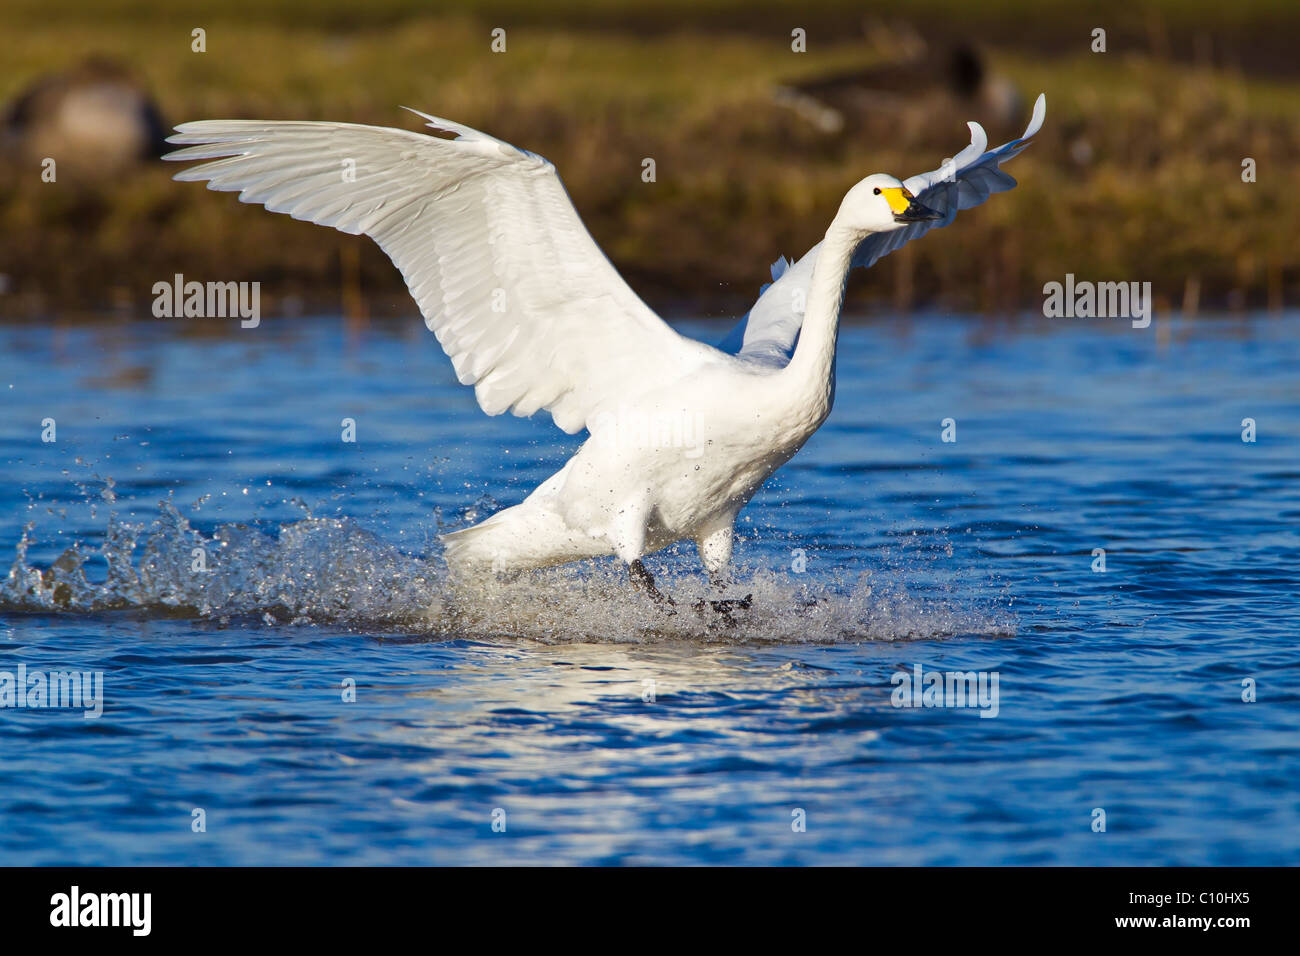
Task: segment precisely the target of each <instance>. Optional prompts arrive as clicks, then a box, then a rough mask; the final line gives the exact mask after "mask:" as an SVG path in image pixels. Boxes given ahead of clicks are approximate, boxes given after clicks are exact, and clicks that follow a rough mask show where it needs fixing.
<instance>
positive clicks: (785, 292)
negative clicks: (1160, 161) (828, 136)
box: [166, 96, 1046, 599]
mask: <svg viewBox="0 0 1300 956" xmlns="http://www.w3.org/2000/svg"><path fill="white" fill-rule="evenodd" d="M1045 112H1046V103H1045V99H1044V97H1042V96H1039V98H1038V101H1037V102H1036V103H1035V105H1034V112H1033V118H1032V119H1031V121H1030V123H1029V127H1028V128H1027V129H1026V130H1025V134H1024V136H1023V137H1022V138H1020V139H1018V140H1013V141H1012V142H1010V143H1007V144H1005V145H1004V146H1001V147H999V148H997V149H994V150H991V151H988V152H985V147H986V145H987V139H986V137H985V135H984V131H983V129H981V128H980V126H979V124H977V123H971V124H969V126H970V130H971V143H970V145H969V146H967V147H966V148H965V149H964V150H962V151H961V152H960V153H958V154H957V156H955V157H954V158H953V160H952V161H951V162H948V163H945V164H944V165H943V166H942V167H941V168H940V169H938V170H935V171H934V172H930V173H924V174H922V175H919V176H913V177H912V178H911V179H908V180H906V181H902V182H900V181H899V180H898V179H895V178H894V177H893V176H889V175H885V174H883V173H877V174H875V175H873V176H868V177H867V178H866V179H864V180H862V181H861V182H859V183H858V184H857V185H855V186H854V187H853V188H852V189H850V190H849V192H848V194H847V195H846V196H845V197H844V200H843V202H842V203H841V204H840V208H839V212H838V213H837V214H836V215H835V218H834V219H833V220H832V221H831V224H830V227H829V228H828V229H827V230H826V236H825V238H824V239H823V241H822V242H821V243H819V244H818V245H817V246H816V247H814V248H813V249H812V250H811V251H809V252H808V254H807V255H805V256H804V257H803V258H802V259H800V260H799V261H798V262H796V263H794V264H793V265H790V266H788V267H787V266H786V264H785V261H784V260H780V261H779V262H778V263H777V265H776V266H774V267H773V278H774V280H775V281H774V282H773V283H772V284H771V285H770V286H768V287H767V288H766V289H765V291H764V292H763V294H762V295H761V296H760V298H759V299H758V301H757V302H756V303H755V305H754V307H753V308H752V309H751V310H750V312H749V314H748V315H747V316H746V317H745V319H743V320H742V321H741V323H740V324H739V325H738V326H737V327H736V328H735V329H734V330H733V331H732V333H731V334H730V335H729V336H728V337H727V339H725V340H724V341H723V342H722V343H721V344H720V346H719V347H717V348H714V347H712V346H709V345H705V344H703V343H701V342H697V341H694V340H692V339H688V338H684V337H683V336H681V335H679V334H678V333H677V332H675V331H674V330H673V329H671V328H670V327H669V326H668V325H667V324H665V323H664V322H663V321H662V320H661V319H660V318H659V317H658V316H657V315H655V314H654V313H653V312H652V311H651V310H650V309H649V308H648V307H647V306H646V305H645V303H643V302H642V301H641V300H640V299H639V298H638V297H637V295H636V294H635V293H634V292H633V291H632V290H631V289H630V288H628V286H627V285H626V284H625V283H624V282H623V280H622V279H621V278H620V276H619V275H618V273H617V272H616V271H615V269H614V267H613V266H612V265H611V264H610V263H609V261H608V260H607V259H606V258H605V257H604V255H603V254H602V253H601V251H600V249H599V248H598V247H597V246H596V244H595V242H594V241H593V240H592V238H591V236H590V235H589V234H588V232H587V230H586V229H585V228H584V227H583V224H582V221H581V220H580V219H579V218H578V214H577V212H576V211H575V210H574V208H573V205H572V203H571V202H570V201H569V197H568V195H567V194H566V193H565V191H564V187H563V186H562V185H561V183H560V179H559V176H558V175H556V171H555V167H554V166H552V165H551V164H550V163H549V162H547V161H546V160H545V159H543V158H542V157H540V156H537V155H535V154H533V153H529V152H526V151H523V150H520V149H516V148H515V147H513V146H511V145H509V144H508V143H504V142H502V141H500V140H498V139H494V138H492V137H491V136H487V135H485V134H483V133H480V132H478V131H477V130H473V129H470V128H469V127H466V126H462V125H460V124H459V123H453V122H450V121H448V120H444V119H439V118H437V117H434V116H428V115H426V114H423V113H421V114H419V115H421V116H424V118H425V119H426V120H428V125H429V126H430V127H431V128H433V129H435V130H439V131H444V132H445V133H454V134H456V135H455V136H454V138H441V137H435V136H427V135H423V134H420V133H412V132H408V131H404V130H398V129H385V128H380V127H373V126H357V125H352V124H347V123H308V122H302V123H299V122H260V121H243V120H207V121H202V122H195V123H185V124H183V125H181V126H178V127H177V130H178V133H177V135H175V136H173V137H171V139H170V142H172V143H176V144H180V145H184V146H186V147H187V148H183V149H178V150H176V151H175V152H173V153H170V154H168V156H167V157H166V158H168V159H174V160H193V159H204V160H215V161H214V162H207V163H204V164H202V165H200V166H195V167H191V168H189V169H186V170H184V171H182V172H180V173H178V174H177V175H176V179H179V180H190V181H195V180H198V181H201V180H207V181H208V188H209V189H217V190H228V191H236V190H238V191H239V194H240V195H239V198H240V200H241V201H243V202H252V203H260V204H262V205H264V206H266V208H267V209H269V210H271V211H272V212H284V213H288V214H290V215H291V216H293V217H294V218H295V219H306V220H309V221H311V222H315V223H320V224H321V225H327V226H333V227H334V228H336V229H339V230H342V231H343V232H347V233H352V234H357V233H365V234H366V235H368V236H370V237H371V238H373V239H374V240H375V241H376V242H377V243H379V245H380V247H381V248H382V249H383V250H384V251H385V252H386V253H387V254H388V256H389V257H390V258H391V259H392V260H393V262H394V264H396V266H397V268H398V269H399V270H401V273H402V276H403V277H404V278H405V279H406V283H407V285H408V286H409V287H410V291H411V295H412V296H413V297H414V298H415V301H416V302H417V303H418V304H419V307H420V311H421V313H423V315H424V319H425V324H426V325H427V326H428V327H429V329H430V330H432V331H433V332H434V334H435V335H436V336H437V338H438V341H439V342H440V343H441V344H442V347H443V349H444V350H446V352H447V354H448V355H449V356H450V357H451V360H452V364H453V365H454V366H455V370H456V374H457V376H458V377H459V379H460V381H461V382H462V383H464V384H466V385H473V386H474V391H475V395H476V397H477V398H478V403H479V405H480V406H482V408H483V410H484V411H485V412H487V413H488V414H489V415H498V414H500V413H502V412H504V411H506V410H509V411H512V412H514V413H515V414H516V415H531V414H533V413H534V412H536V411H537V410H539V409H546V410H547V411H549V412H550V413H551V415H552V416H553V417H554V419H555V423H556V424H557V425H558V426H559V427H560V428H562V429H564V431H566V432H571V433H572V432H577V431H579V430H581V429H584V428H585V429H587V431H588V432H589V437H588V439H587V441H586V442H585V443H584V444H583V445H582V447H581V448H580V449H579V450H578V452H577V454H575V455H574V456H573V458H571V459H570V460H569V461H568V463H566V464H565V466H564V467H563V468H561V469H560V470H559V471H558V472H557V473H556V474H555V475H553V476H552V477H551V478H549V479H547V480H546V481H545V482H543V483H542V484H541V486H539V487H538V488H537V489H536V490H535V491H534V492H533V493H532V494H530V495H529V496H528V497H527V498H526V499H525V500H524V501H523V502H522V503H520V504H518V505H515V506H514V507H511V508H506V509H505V510H503V511H500V512H498V513H497V514H494V515H492V516H491V517H490V518H488V519H487V520H485V521H483V522H481V523H479V524H477V525H475V526H473V527H471V528H467V529H465V530H463V531H458V532H454V533H452V534H449V535H446V536H445V538H444V541H445V546H446V558H447V561H448V564H449V566H450V567H451V568H452V570H453V571H454V572H456V573H458V574H462V575H464V574H469V573H483V572H486V573H491V572H513V571H517V570H523V569H528V568H537V567H544V566H548V565H554V564H562V563H565V562H569V561H574V560H578V559H582V558H591V557H597V556H601V555H611V554H613V555H617V556H618V557H619V558H620V559H622V560H623V561H624V562H626V563H627V564H628V565H629V567H630V570H631V574H632V580H633V582H634V583H636V584H638V585H639V586H642V587H644V588H645V589H646V590H647V591H648V592H649V593H650V594H651V595H652V596H654V597H655V598H656V599H662V596H661V595H660V594H659V592H658V591H657V590H656V589H655V587H654V581H653V579H652V578H651V577H650V575H649V573H648V572H647V571H646V570H645V568H644V566H643V565H642V564H641V560H640V559H641V558H642V556H643V555H646V554H648V553H650V552H653V551H657V550H659V549H660V548H663V547H666V546H667V545H669V544H672V543H673V542H676V541H679V540H682V539H687V538H689V539H692V540H694V541H695V543H696V545H697V547H698V549H699V554H700V559H701V561H702V562H703V564H704V567H705V568H706V569H707V570H708V572H709V574H710V576H711V577H713V578H714V579H715V580H722V579H723V578H724V575H725V572H726V569H727V567H728V565H729V563H730V559H731V549H732V534H733V525H734V523H735V520H736V515H737V513H738V512H739V511H740V509H741V508H742V507H744V505H745V504H746V503H747V502H748V501H749V499H750V498H751V497H752V496H753V494H754V493H755V492H756V491H757V490H758V488H759V486H760V485H762V484H763V482H764V481H765V480H766V479H767V478H768V477H769V476H770V475H771V474H772V473H773V472H774V471H776V469H777V468H779V467H780V466H781V465H782V464H784V463H785V462H786V461H788V460H789V459H790V457H791V456H792V455H794V453H795V452H797V451H798V450H799V448H800V447H801V446H802V445H803V443H804V442H805V441H807V440H808V438H809V436H811V435H812V433H813V432H815V431H816V430H817V428H818V427H819V426H820V425H821V424H822V422H823V421H825V420H826V416H827V415H828V414H829V412H830V409H831V401H832V398H833V395H834V391H835V343H836V334H837V331H838V327H839V318H840V306H841V303H842V301H843V296H844V287H845V282H846V279H847V276H848V273H849V270H850V268H851V267H853V266H868V265H871V264H872V263H873V262H875V261H876V260H877V259H879V258H880V257H881V256H883V255H886V254H887V253H889V252H891V251H893V250H894V249H897V248H898V247H899V246H901V245H902V244H903V243H905V242H907V241H908V240H910V239H914V238H916V237H917V236H919V235H921V234H923V233H925V232H927V231H928V230H929V229H931V228H933V227H936V226H944V225H947V224H948V223H950V222H951V221H952V219H953V217H954V216H955V215H956V214H957V211H958V210H960V209H966V208H969V207H971V206H975V205H978V204H979V203H981V202H983V201H984V200H985V199H987V198H988V196H989V194H990V193H993V192H1000V191H1002V190H1005V189H1010V188H1011V187H1012V186H1014V185H1015V180H1014V179H1012V178H1011V177H1010V176H1008V175H1007V174H1006V173H1004V172H1002V171H1001V170H1000V169H999V168H998V167H999V164H1000V163H1002V162H1003V161H1005V160H1007V159H1009V158H1011V157H1012V156H1015V155H1016V154H1017V153H1018V152H1020V150H1021V149H1022V148H1023V147H1024V145H1025V143H1026V141H1027V140H1028V139H1029V138H1030V137H1031V136H1033V135H1034V134H1035V133H1036V132H1038V129H1039V128H1040V127H1041V126H1042V122H1043V117H1044V115H1045Z"/></svg>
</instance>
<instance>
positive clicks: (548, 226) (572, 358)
mask: <svg viewBox="0 0 1300 956" xmlns="http://www.w3.org/2000/svg"><path fill="white" fill-rule="evenodd" d="M419 115H421V116H423V117H424V118H425V119H427V120H428V121H429V126H430V127H432V128H433V129H435V130H441V131H446V132H448V133H455V134H457V135H456V136H455V138H448V139H443V138H439V137H436V136H427V135H424V134H421V133H412V132H408V131H406V130H399V129H385V128H381V127H376V126H357V125H354V124H349V123H306V122H303V123H298V122H261V121H252V120H205V121H201V122H196V123H185V124H184V125H182V126H178V127H176V129H177V130H178V133H177V135H175V136H172V137H171V139H170V140H169V142H172V143H176V144H181V145H185V146H187V147H188V148H185V149H178V150H176V151H175V152H173V153H170V154H168V156H167V157H166V158H167V159H174V160H192V159H209V160H216V161H215V162H208V163H204V164H202V165H200V166H194V167H191V168H189V169H186V170H184V171H182V172H180V173H178V174H177V175H176V178H177V179H179V180H188V181H196V180H198V181H201V180H208V188H209V189H217V190H225V191H232V192H233V191H236V190H237V191H239V198H240V200H241V201H242V202H250V203H260V204H262V205H264V206H265V207H266V208H267V209H269V210H271V211H272V212H283V213H288V214H289V215H291V216H293V217H294V218H295V219H305V220H308V221H310V222H315V223H319V224H321V225H324V226H333V227H334V228H335V229H339V230H341V231H342V232H347V233H352V234H354V235H356V234H359V233H364V234H366V235H368V236H370V237H371V238H373V239H374V240H375V241H376V242H378V243H379V245H380V247H381V248H382V249H383V250H384V252H386V253H388V256H389V258H391V259H392V260H393V263H394V264H395V265H396V266H397V268H398V269H399V270H400V271H401V273H402V276H403V278H405V279H406V284H407V286H409V287H410V291H411V295H412V296H413V297H414V298H415V301H416V303H417V304H418V305H419V307H420V311H421V313H423V315H424V319H425V324H426V325H427V326H428V327H429V329H430V330H431V331H433V332H434V334H435V335H436V336H437V338H438V341H439V342H440V343H441V344H442V347H443V349H444V350H446V352H447V354H448V355H449V356H450V357H451V360H452V363H453V365H454V366H455V369H456V375H457V377H458V378H459V379H460V381H461V382H463V383H464V384H466V385H473V386H474V391H475V395H476V396H477V398H478V403H479V405H481V406H482V408H483V410H484V411H485V412H487V413H488V414H489V415H498V414H500V413H502V412H504V411H506V410H507V409H509V410H510V411H513V412H514V413H515V414H516V415H531V414H532V413H533V412H535V411H537V410H538V409H541V408H545V409H547V410H549V411H550V413H551V415H552V416H553V417H554V418H555V423H556V424H557V425H559V426H560V428H562V429H564V430H565V431H566V432H576V431H579V430H581V429H582V428H583V427H584V426H585V425H586V424H587V422H588V421H589V420H590V418H591V417H592V415H593V414H594V413H595V411H596V410H597V409H598V408H600V407H601V406H602V404H604V403H608V402H616V401H618V400H619V399H620V398H621V397H622V398H625V397H626V396H627V395H629V394H635V393H636V391H638V389H639V388H641V387H645V388H649V387H651V386H652V385H656V384H662V383H664V382H666V381H672V380H673V379H675V378H679V377H681V376H683V375H685V374H688V373H689V372H690V370H691V369H692V367H693V366H694V364H697V363H699V362H701V361H704V360H706V356H707V354H708V352H709V351H710V350H709V349H708V348H707V347H706V346H702V345H700V344H699V343H696V342H692V341H691V340H689V339H685V338H683V337H682V336H680V335H678V334H677V333H676V332H674V331H673V330H672V329H671V328H669V327H668V326H667V325H666V324H665V323H664V322H663V321H661V320H660V319H659V317H658V316H656V315H655V314H654V313H653V312H652V311H651V310H650V309H649V308H648V307H647V306H646V305H645V303H643V302H642V301H641V299H640V298H638V297H637V295H636V293H634V292H633V291H632V290H631V289H630V288H628V286H627V284H626V283H625V282H624V281H623V279H622V278H621V277H620V276H619V274H618V272H617V271H616V270H615V269H614V267H613V266H612V265H611V264H610V262H609V260H608V259H606V258H605V256H604V255H603V254H602V253H601V251H600V249H599V247H598V246H597V245H596V243H595V241H594V240H593V239H592V238H591V235H590V234H589V233H588V232H587V230H586V228H585V227H584V226H583V224H582V220H581V219H580V218H579V217H578V213H577V211H576V210H575V209H574V208H573V204H572V203H571V202H570V201H569V197H568V194H567V193H566V192H565V190H564V186H563V185H562V184H561V183H560V178H559V176H558V175H556V172H555V167H554V166H552V165H551V164H550V163H549V162H547V161H546V160H545V159H543V158H542V157H540V156H537V155H535V154H533V153H529V152H525V151H523V150H520V149H516V148H515V147H513V146H511V145H510V144H508V143H503V142H501V141H500V140H498V139H494V138H493V137H491V136H488V135H486V134H484V133H480V132H478V131H477V130H473V129H470V128H469V127H467V126H462V125H460V124H458V123H452V122H449V121H447V120H443V119H439V118H437V117H434V116H428V115H426V114H424V113H421V114H419ZM715 354H716V353H715Z"/></svg>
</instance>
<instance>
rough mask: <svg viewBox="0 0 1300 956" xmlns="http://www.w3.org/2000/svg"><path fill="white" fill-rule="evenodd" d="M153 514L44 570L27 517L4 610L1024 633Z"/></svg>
mask: <svg viewBox="0 0 1300 956" xmlns="http://www.w3.org/2000/svg"><path fill="white" fill-rule="evenodd" d="M112 487H113V483H112V482H111V481H105V487H104V490H103V492H102V493H101V497H102V498H103V499H104V500H105V501H108V502H109V503H110V504H111V503H112V502H113V500H114V499H113V495H112ZM158 507H159V513H158V516H157V517H156V518H154V519H153V520H152V521H149V522H147V523H145V522H132V521H125V520H122V519H120V518H119V517H118V515H117V514H116V513H114V512H111V511H110V513H109V515H108V518H107V525H106V528H105V532H104V535H103V539H102V541H101V543H100V544H99V545H98V546H97V547H93V548H92V547H88V546H86V545H84V544H83V543H81V542H80V541H78V542H77V543H75V544H73V545H72V546H71V547H69V548H67V549H66V550H64V552H63V553H62V554H61V555H60V556H59V557H58V558H57V559H55V560H54V561H52V562H51V563H50V564H49V565H48V566H47V567H44V568H41V567H38V566H35V565H34V564H33V563H32V562H31V561H30V560H29V558H28V552H29V549H30V547H31V545H32V543H33V534H34V531H35V524H34V523H32V522H29V523H28V524H27V525H26V527H25V528H24V529H23V533H22V537H21V538H20V539H19V541H18V543H17V547H16V554H15V558H14V561H13V564H12V566H11V568H10V570H9V575H8V577H7V578H6V579H5V581H4V582H3V586H0V611H28V612H62V613H80V614H91V613H100V612H108V611H119V610H126V609H133V610H137V611H142V612H146V613H150V614H158V615H161V616H166V617H181V618H184V617H189V618H198V619H205V620H211V621H215V622H217V623H219V624H229V623H231V622H232V621H235V620H240V621H244V620H247V619H250V618H252V619H260V620H261V621H262V622H263V623H265V624H267V625H273V624H286V623H287V624H293V625H310V624H332V625H343V626H347V627H352V628H356V629H364V630H370V631H373V630H383V631H406V632H415V633H417V634H421V635H428V636H435V637H440V638H445V639H451V638H484V637H491V638H510V639H530V640H537V641H542V642H545V643H563V642H571V641H596V642H604V641H609V642H615V643H622V642H631V643H642V642H653V641H661V640H707V641H724V642H729V643H836V642H845V641H863V640H896V639H908V638H936V637H945V636H948V635H951V634H958V633H961V634H984V635H1006V634H1009V633H1013V632H1014V619H1013V618H1012V616H1011V615H1010V614H1009V612H1006V611H1005V610H996V609H995V610H982V611H977V610H973V609H971V608H969V607H963V606H960V605H958V604H956V603H954V602H952V601H951V600H949V599H945V598H942V597H939V598H931V599H925V600H921V599H919V598H918V597H916V596H914V595H912V594H910V593H909V592H908V590H907V589H906V588H905V587H904V586H903V585H902V584H900V583H899V580H898V579H896V577H895V575H893V574H892V573H885V574H880V573H878V572H872V571H864V572H860V573H857V574H855V575H854V576H852V577H847V576H844V575H835V576H832V577H831V578H830V579H829V580H823V579H812V578H811V576H809V575H807V574H796V573H783V572H774V571H771V570H766V569H761V568H759V569H753V568H744V567H740V568H738V569H737V574H736V581H735V583H733V584H732V586H731V587H730V588H729V589H728V591H727V594H726V596H728V597H744V596H752V602H751V605H750V607H748V608H746V609H743V610H735V611H732V612H730V613H720V612H718V611H716V610H714V609H713V608H711V607H705V606H703V605H701V606H700V607H696V606H695V605H696V604H700V603H701V602H702V601H704V600H705V599H707V598H717V597H718V596H719V595H718V593H717V592H714V591H712V590H711V589H710V588H709V587H708V586H707V585H706V584H705V582H704V581H703V580H702V579H701V578H699V577H697V576H695V575H693V574H691V573H689V572H687V571H682V570H670V571H668V572H666V573H665V572H660V583H661V586H662V587H663V588H664V589H665V590H666V591H667V593H668V594H669V595H670V597H673V598H674V600H675V601H676V604H675V606H674V607H673V608H672V609H671V610H669V611H665V610H664V609H661V608H659V607H658V606H656V605H654V604H652V603H651V602H650V601H649V600H647V599H646V597H645V596H644V595H642V594H641V593H639V592H637V591H635V590H633V589H632V588H631V587H630V586H629V584H628V582H627V578H626V571H625V569H624V568H623V567H622V566H621V565H620V564H618V563H617V562H613V561H606V562H585V563H581V564H577V565H570V566H566V567H562V568H557V569H548V570H545V571H538V572H534V573H531V574H527V575H523V576H521V577H519V578H518V579H516V580H514V581H509V582H507V581H502V580H495V579H492V580H482V581H473V582H465V581H453V580H452V579H451V578H450V577H449V576H448V574H447V572H446V567H445V565H444V564H443V562H442V560H441V556H440V555H438V554H433V555H430V556H427V557H419V556H414V555H410V554H406V553H403V552H402V551H401V550H399V549H398V548H396V547H394V546H392V545H391V544H388V543H386V542H384V541H383V540H381V539H380V538H379V537H378V536H377V535H375V534H373V533H371V532H370V531H368V530H366V529H365V528H363V527H361V526H360V525H359V524H358V523H357V522H356V521H355V520H353V519H351V518H321V517H312V516H310V515H309V516H308V517H306V518H303V519H302V520H299V521H294V522H289V523H285V524H281V525H278V526H275V527H272V528H269V529H263V528H259V527H256V526H254V525H250V524H240V523H230V524H221V525H218V526H217V527H216V528H215V529H214V530H213V531H212V532H211V533H210V534H205V533H204V532H203V531H201V530H199V529H197V528H195V527H193V526H192V525H191V522H190V520H189V519H188V518H186V517H185V515H183V514H182V513H181V512H180V510H179V509H178V508H177V507H176V506H175V504H174V503H173V502H172V500H171V499H170V498H168V499H166V500H164V501H161V502H159V506H158ZM494 507H496V503H495V502H494V501H491V500H486V501H484V500H480V501H479V502H476V504H475V505H474V506H472V507H470V508H467V509H465V510H464V511H463V512H462V513H461V514H460V515H459V516H458V518H457V519H456V520H455V521H453V522H450V523H448V524H447V525H444V526H443V529H444V530H446V529H447V528H450V527H455V526H458V525H463V524H466V523H468V522H470V521H477V520H479V519H480V518H482V517H484V516H485V515H486V514H487V513H488V512H490V511H491V510H493V509H494ZM946 553H947V554H948V555H951V549H950V548H948V549H947V550H946ZM96 570H97V571H98V572H99V573H97V574H93V573H90V572H93V571H96Z"/></svg>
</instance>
